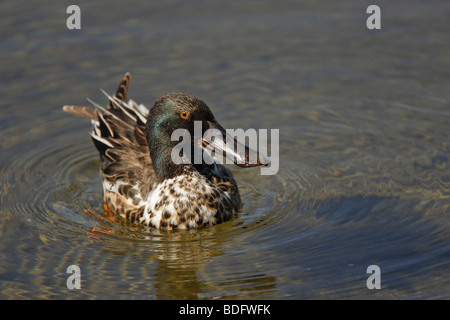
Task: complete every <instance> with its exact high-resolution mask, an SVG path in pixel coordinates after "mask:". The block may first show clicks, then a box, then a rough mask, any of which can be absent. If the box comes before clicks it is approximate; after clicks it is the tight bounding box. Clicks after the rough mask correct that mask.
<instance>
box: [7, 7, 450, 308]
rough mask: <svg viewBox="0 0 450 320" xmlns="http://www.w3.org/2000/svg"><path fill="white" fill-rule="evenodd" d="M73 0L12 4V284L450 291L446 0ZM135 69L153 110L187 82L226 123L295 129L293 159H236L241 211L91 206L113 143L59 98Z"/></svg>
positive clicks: (187, 292) (154, 289)
mask: <svg viewBox="0 0 450 320" xmlns="http://www.w3.org/2000/svg"><path fill="white" fill-rule="evenodd" d="M70 4H73V3H71V2H67V1H58V2H55V1H43V0H40V1H34V2H30V1H2V2H1V3H0V25H1V29H0V30H1V31H0V32H1V37H0V70H1V77H0V79H1V80H0V81H1V86H0V97H1V99H0V298H2V299H30V298H32V299H38V298H39V299H40V298H51V299H56V298H58V299H86V298H100V299H130V298H144V299H156V298H159V299H180V298H189V299H197V298H198V299H210V298H214V299H221V298H227V299H228V298H236V299H243V298H248V299H312V298H313V299H322V298H331V299H336V298H339V299H360V298H363V299H448V298H449V297H450V277H449V276H450V232H449V230H450V169H449V163H448V159H449V155H450V140H449V137H450V126H449V123H450V103H449V99H450V90H449V88H450V86H449V84H450V32H449V31H450V27H449V21H450V3H449V2H448V1H427V2H425V1H377V3H376V4H377V5H379V6H380V7H381V13H382V16H381V18H382V20H381V23H382V25H381V26H382V28H381V30H374V31H371V30H368V29H367V28H366V19H367V17H368V14H366V8H367V7H368V6H369V5H370V4H374V3H372V2H370V1H350V0H348V1H282V2H281V1H227V2H224V1H189V2H186V1H164V2H161V1H158V2H156V1H126V2H123V1H84V0H83V1H77V2H76V4H77V5H79V6H80V8H81V18H82V20H81V27H82V28H81V30H68V29H67V28H66V19H67V17H68V16H69V15H68V14H66V8H67V6H68V5H70ZM126 71H129V72H131V73H132V76H133V78H132V83H131V87H130V96H131V98H133V99H134V100H136V101H138V102H141V103H144V104H145V105H147V106H151V105H152V104H153V101H154V100H155V99H156V98H157V97H159V96H161V95H163V94H165V93H167V92H170V91H184V92H186V93H190V94H193V95H196V96H198V97H200V98H201V99H203V100H204V101H206V102H207V103H208V105H209V106H210V107H211V109H212V110H213V112H214V114H215V116H216V118H217V119H218V120H219V121H220V122H221V124H222V125H223V126H224V127H225V128H237V127H242V128H256V129H259V128H266V129H271V128H276V129H279V130H280V170H279V172H278V174H277V175H274V176H261V175H259V170H258V169H248V170H246V169H240V168H232V169H233V172H234V175H235V177H236V179H237V181H238V184H239V186H240V190H241V194H242V199H243V202H244V207H243V209H242V213H241V215H240V216H239V217H238V218H236V219H234V220H232V221H229V222H227V223H224V224H221V225H218V226H216V227H213V228H209V229H205V230H200V231H195V232H175V233H163V232H161V233H159V232H146V231H145V230H142V229H140V228H136V227H130V226H127V225H126V224H123V223H122V224H116V223H110V222H106V221H103V220H101V219H97V218H95V217H94V216H93V215H92V214H90V213H88V212H86V211H85V209H89V210H92V211H94V212H97V213H101V212H102V194H101V181H100V177H99V174H98V166H99V163H98V155H97V152H96V150H95V148H94V146H93V144H92V142H91V140H90V138H89V135H88V132H89V130H90V124H89V122H88V121H85V120H83V119H78V118H75V117H71V116H69V115H68V114H65V113H64V112H63V111H62V110H61V107H62V106H63V105H64V104H75V105H77V104H78V105H87V104H88V103H87V101H86V97H89V98H91V99H93V100H94V101H97V102H99V103H101V104H104V103H106V100H105V98H104V97H103V96H102V94H101V92H100V90H99V89H100V88H103V89H105V90H106V91H108V92H110V93H112V92H113V91H114V90H115V89H116V86H117V84H118V82H119V80H120V79H121V76H122V74H123V73H124V72H126ZM94 227H95V228H99V229H102V230H109V231H110V233H109V234H102V233H98V234H97V235H96V236H95V237H94V238H92V237H89V236H88V234H87V233H88V232H90V231H91V230H92V229H93V228H94ZM70 265H78V266H79V267H80V268H81V279H82V280H81V290H76V291H71V290H69V289H67V287H66V280H67V277H68V274H66V269H67V267H68V266H70ZM369 265H378V266H379V267H380V270H381V289H380V290H368V289H367V287H366V279H367V277H368V276H369V275H368V274H367V273H366V269H367V267H368V266H369Z"/></svg>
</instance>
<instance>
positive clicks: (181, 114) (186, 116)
mask: <svg viewBox="0 0 450 320" xmlns="http://www.w3.org/2000/svg"><path fill="white" fill-rule="evenodd" d="M180 116H181V117H182V118H183V119H187V118H189V113H188V112H186V111H183V112H181V113H180Z"/></svg>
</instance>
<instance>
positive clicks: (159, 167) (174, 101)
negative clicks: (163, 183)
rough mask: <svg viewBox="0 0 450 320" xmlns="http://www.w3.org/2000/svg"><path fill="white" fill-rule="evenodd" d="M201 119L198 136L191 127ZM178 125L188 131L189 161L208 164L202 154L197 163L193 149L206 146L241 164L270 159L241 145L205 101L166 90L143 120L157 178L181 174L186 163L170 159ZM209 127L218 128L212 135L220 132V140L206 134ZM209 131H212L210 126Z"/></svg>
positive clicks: (266, 161) (200, 164) (199, 164)
mask: <svg viewBox="0 0 450 320" xmlns="http://www.w3.org/2000/svg"><path fill="white" fill-rule="evenodd" d="M200 122H201V136H200V137H198V133H199V132H198V131H195V130H194V125H197V126H198V125H199V124H200ZM177 129H185V131H184V132H189V134H190V138H191V140H190V146H191V150H192V151H191V159H190V160H191V161H190V164H191V165H192V164H195V165H196V166H207V165H210V163H205V162H204V160H203V157H201V158H200V159H201V163H198V158H196V159H194V156H195V150H196V149H197V150H198V149H199V148H202V149H209V150H210V151H214V153H216V154H221V155H223V156H226V157H227V158H229V159H231V160H232V161H233V162H234V163H235V164H236V165H238V166H241V167H253V166H259V165H267V164H268V163H269V161H268V159H267V158H266V157H264V156H262V155H260V154H259V153H258V152H257V151H255V150H253V149H250V148H249V147H247V146H245V145H243V144H242V143H241V142H239V141H238V140H237V139H236V137H232V136H230V135H229V134H227V132H226V130H225V129H224V128H223V127H222V126H221V125H220V124H219V123H218V122H217V120H216V119H215V117H214V115H213V113H212V112H211V110H210V109H209V107H208V106H207V105H206V103H205V102H203V101H202V100H200V99H198V98H196V97H194V96H191V95H187V94H183V93H169V94H167V95H165V96H162V97H161V98H159V99H158V100H157V101H156V102H155V104H154V105H153V107H152V108H151V109H150V112H149V115H148V119H147V124H146V136H147V141H148V144H149V148H150V156H151V158H152V161H153V167H154V169H155V172H156V174H157V176H158V179H159V180H164V179H167V178H172V177H174V176H177V175H179V174H181V173H182V172H183V165H186V163H183V164H179V163H178V164H177V163H174V161H173V159H172V150H173V148H174V147H176V146H177V145H179V143H180V140H178V139H175V141H173V140H172V134H173V133H174V131H175V130H177ZM208 129H215V130H218V131H216V132H218V133H220V134H219V135H215V137H217V136H221V137H222V139H221V140H222V141H218V139H217V138H212V136H211V135H208V134H206V135H205V132H206V131H207V130H208ZM186 130H187V131H186ZM196 130H198V129H196ZM213 132H214V131H213ZM208 133H211V130H210V131H208Z"/></svg>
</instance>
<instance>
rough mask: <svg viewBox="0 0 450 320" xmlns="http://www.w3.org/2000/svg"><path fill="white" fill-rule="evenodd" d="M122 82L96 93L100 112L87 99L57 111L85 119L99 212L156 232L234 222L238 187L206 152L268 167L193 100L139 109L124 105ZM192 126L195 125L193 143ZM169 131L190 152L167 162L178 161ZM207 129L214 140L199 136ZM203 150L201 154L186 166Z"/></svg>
mask: <svg viewBox="0 0 450 320" xmlns="http://www.w3.org/2000/svg"><path fill="white" fill-rule="evenodd" d="M130 80H131V74H130V73H129V72H127V73H125V75H124V76H123V78H122V80H121V82H120V84H119V86H118V88H117V90H116V92H115V94H114V95H112V96H111V95H109V94H107V93H106V92H105V91H103V90H102V92H103V94H104V95H105V96H106V97H107V98H108V100H109V104H108V105H107V106H101V105H99V104H97V103H95V102H93V101H91V100H89V99H88V100H89V101H90V102H91V103H92V105H93V106H94V108H92V107H85V106H74V105H65V106H63V110H64V111H65V112H67V113H69V114H72V115H76V116H80V117H84V118H87V119H90V120H91V123H92V131H91V132H90V135H91V138H92V141H93V143H94V145H95V147H96V149H97V150H98V152H99V154H100V175H101V179H102V189H103V203H104V206H105V209H107V210H108V211H110V212H112V213H113V214H115V215H119V216H121V217H122V218H124V219H126V220H127V221H130V222H132V223H136V224H140V225H143V226H146V227H150V228H156V229H161V230H163V229H164V230H187V229H200V228H204V227H209V226H213V225H216V224H219V223H222V222H225V221H228V220H230V219H231V218H232V217H234V216H236V215H237V214H238V212H239V210H240V209H241V207H242V202H241V197H240V194H239V189H238V185H237V183H236V180H235V179H234V177H233V174H232V172H231V170H230V169H229V168H227V167H226V166H225V165H224V164H223V163H219V162H218V161H216V160H215V159H214V157H211V156H210V155H211V152H213V153H214V154H217V155H222V156H223V157H226V158H227V159H231V160H232V161H233V163H234V164H235V165H237V166H239V167H243V168H249V167H255V166H261V165H268V164H269V160H268V158H267V157H266V156H265V155H262V154H260V153H259V152H258V151H256V150H254V149H252V148H249V147H248V146H245V145H243V144H242V143H241V142H240V141H239V140H238V139H237V138H236V137H233V136H230V135H229V134H228V133H227V131H226V130H225V129H224V128H223V127H222V126H221V125H220V124H219V122H218V121H217V120H216V118H215V117H214V115H213V113H212V112H211V110H210V108H209V107H208V106H207V104H206V103H205V102H204V101H202V100H200V99H198V98H197V97H195V96H192V95H189V94H185V93H180V92H171V93H168V94H165V95H163V96H161V97H160V98H159V99H157V100H156V101H155V102H154V104H153V106H152V107H151V108H147V107H146V106H144V105H143V104H138V103H136V102H135V101H134V100H132V99H128V88H129V84H130ZM196 124H197V125H201V133H202V134H201V135H200V137H198V134H197V136H196V135H195V132H194V130H196V127H195V125H196ZM177 129H182V130H184V131H183V132H184V133H186V134H187V136H186V137H187V138H186V141H184V139H183V142H184V143H185V144H184V145H183V146H188V147H190V148H192V150H194V152H192V151H191V152H190V153H189V152H186V153H185V154H184V153H183V156H182V157H181V156H180V157H179V158H176V157H174V154H178V155H180V153H179V149H176V148H177V147H179V145H180V141H179V140H176V139H173V133H174V132H175V131H176V130H177ZM208 129H211V130H216V132H218V133H219V134H220V135H219V136H218V137H219V138H217V136H216V138H215V139H213V138H212V137H211V136H208V135H207V134H205V133H206V132H207V131H208ZM189 137H190V139H189ZM220 137H222V138H220ZM230 142H231V143H230ZM230 146H232V147H230ZM174 150H178V151H175V152H174ZM205 150H209V153H207V152H203V154H204V156H203V157H199V158H198V157H197V158H195V159H194V156H195V154H197V155H198V153H196V152H199V151H205ZM182 151H184V150H182ZM177 159H178V161H174V160H177ZM180 159H181V160H180ZM250 159H253V160H252V161H250ZM194 160H196V161H194Z"/></svg>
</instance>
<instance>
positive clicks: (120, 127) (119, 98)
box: [63, 73, 157, 220]
mask: <svg viewBox="0 0 450 320" xmlns="http://www.w3.org/2000/svg"><path fill="white" fill-rule="evenodd" d="M129 83H130V74H129V73H126V74H125V75H124V77H123V79H122V81H121V82H120V84H119V87H118V89H117V91H116V93H115V95H114V96H110V95H108V94H107V93H106V92H103V93H104V94H105V95H106V96H107V98H108V99H109V105H108V106H107V107H102V106H100V105H98V104H96V103H94V102H92V101H91V103H92V104H93V105H94V106H95V109H92V108H87V107H77V106H64V107H63V109H64V111H66V112H68V113H71V114H74V115H77V116H81V117H86V118H88V119H91V120H92V124H93V131H92V132H91V136H92V140H93V142H94V144H95V147H96V148H97V150H98V151H99V152H100V160H101V174H102V176H103V189H104V198H105V202H106V203H107V205H108V207H109V209H110V210H112V211H113V212H114V211H115V212H121V213H124V212H126V211H127V210H128V209H130V210H133V211H136V210H138V209H139V210H140V207H141V206H142V203H143V201H145V199H144V197H146V195H147V194H148V193H149V192H150V189H151V188H152V185H153V183H154V182H156V180H157V179H156V174H155V171H154V169H153V164H152V160H151V158H150V151H149V148H148V143H147V139H146V137H145V124H146V121H147V120H146V119H147V115H148V109H147V108H146V107H145V106H144V105H138V104H137V103H136V102H134V101H133V100H128V101H126V99H127V96H128V86H129ZM134 207H136V208H134ZM138 207H139V208H138ZM124 215H126V213H124ZM133 215H134V214H133ZM127 218H129V217H127ZM130 219H132V217H130ZM132 220H133V219H132Z"/></svg>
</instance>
